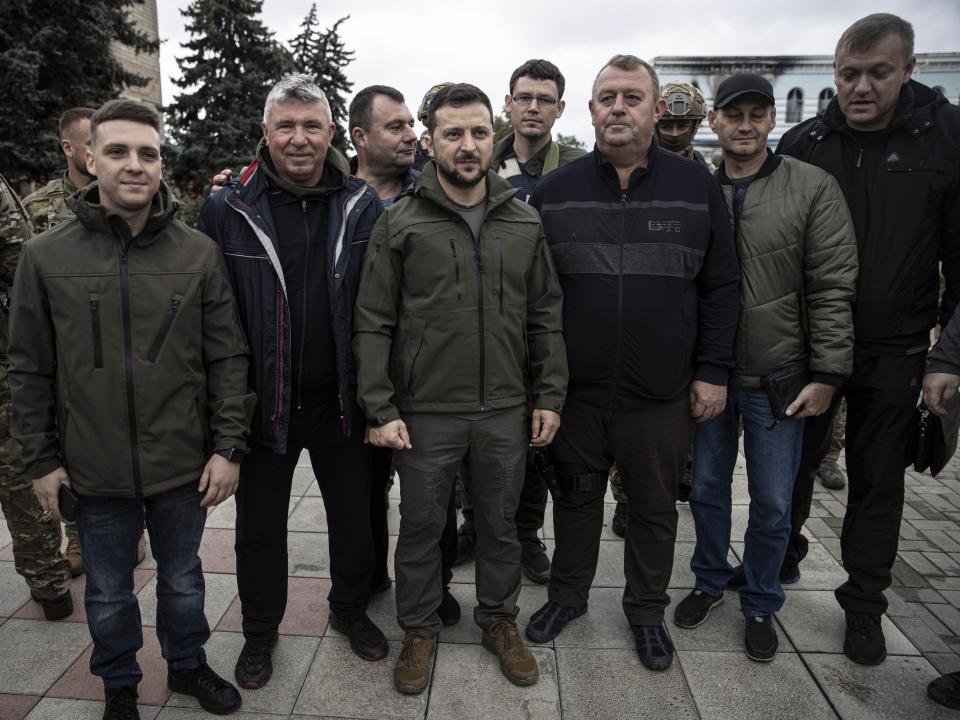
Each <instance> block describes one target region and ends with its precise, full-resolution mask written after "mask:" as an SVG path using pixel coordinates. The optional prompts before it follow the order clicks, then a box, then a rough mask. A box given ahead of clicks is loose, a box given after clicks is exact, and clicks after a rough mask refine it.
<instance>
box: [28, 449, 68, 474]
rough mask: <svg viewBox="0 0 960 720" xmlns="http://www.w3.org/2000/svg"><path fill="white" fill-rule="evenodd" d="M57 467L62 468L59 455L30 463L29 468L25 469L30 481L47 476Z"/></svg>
mask: <svg viewBox="0 0 960 720" xmlns="http://www.w3.org/2000/svg"><path fill="white" fill-rule="evenodd" d="M59 467H63V461H62V460H60V456H59V455H54V456H53V457H49V458H44V459H43V460H37V461H36V462H35V463H31V464H30V467H28V468H27V475H29V476H30V479H31V480H39V479H40V478H42V477H43V476H44V475H49V474H50V473H52V472H53V471H54V470H56V469H57V468H59Z"/></svg>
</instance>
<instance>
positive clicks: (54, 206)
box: [23, 172, 77, 233]
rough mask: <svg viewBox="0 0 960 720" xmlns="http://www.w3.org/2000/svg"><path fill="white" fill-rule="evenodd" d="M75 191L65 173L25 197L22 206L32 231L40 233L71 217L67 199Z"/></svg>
mask: <svg viewBox="0 0 960 720" xmlns="http://www.w3.org/2000/svg"><path fill="white" fill-rule="evenodd" d="M76 191H77V187H76V186H75V185H74V184H73V183H72V182H70V178H69V176H68V175H67V173H66V172H64V173H63V177H60V178H57V179H56V180H51V181H50V182H48V183H47V184H46V185H44V186H43V187H42V188H40V189H39V190H37V191H35V192H33V193H31V194H29V195H27V197H26V198H24V200H23V206H24V207H25V208H26V209H27V214H28V215H29V216H30V223H31V224H32V225H33V231H34V232H36V233H42V232H43V231H44V230H49V229H50V228H52V227H53V226H54V225H57V224H58V223H62V222H63V221H65V220H69V219H70V218H72V217H73V210H71V209H70V206H69V205H68V204H67V199H68V198H69V197H70V196H71V195H73V194H74V193H75V192H76Z"/></svg>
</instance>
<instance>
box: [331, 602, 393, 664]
mask: <svg viewBox="0 0 960 720" xmlns="http://www.w3.org/2000/svg"><path fill="white" fill-rule="evenodd" d="M330 627H332V628H333V629H334V630H336V631H337V632H338V633H341V634H343V635H346V636H347V637H348V638H350V649H351V650H353V652H354V653H355V654H356V655H357V657H359V658H362V659H364V660H367V661H369V662H376V661H377V660H383V659H384V658H385V657H386V656H387V652H388V651H389V649H390V646H389V645H387V638H385V637H384V636H383V633H382V632H380V628H378V627H377V626H376V625H374V624H373V621H372V620H371V619H370V617H369V616H368V615H367V614H366V613H363V614H362V615H360V616H359V617H356V618H353V619H351V620H345V619H343V618H340V617H337V615H336V613H333V612H331V613H330Z"/></svg>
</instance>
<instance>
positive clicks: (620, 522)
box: [610, 502, 630, 537]
mask: <svg viewBox="0 0 960 720" xmlns="http://www.w3.org/2000/svg"><path fill="white" fill-rule="evenodd" d="M629 511H630V506H629V505H627V503H625V502H618V503H617V507H615V508H614V509H613V522H612V523H610V529H611V530H613V534H614V535H616V536H617V537H626V536H627V515H628V514H629Z"/></svg>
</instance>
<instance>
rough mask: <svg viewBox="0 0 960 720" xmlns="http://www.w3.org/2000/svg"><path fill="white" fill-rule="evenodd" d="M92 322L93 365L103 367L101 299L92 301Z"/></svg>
mask: <svg viewBox="0 0 960 720" xmlns="http://www.w3.org/2000/svg"><path fill="white" fill-rule="evenodd" d="M90 322H91V323H92V324H93V366H94V367H95V368H97V369H98V370H99V369H101V368H103V332H102V330H101V327H100V301H99V300H91V301H90Z"/></svg>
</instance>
